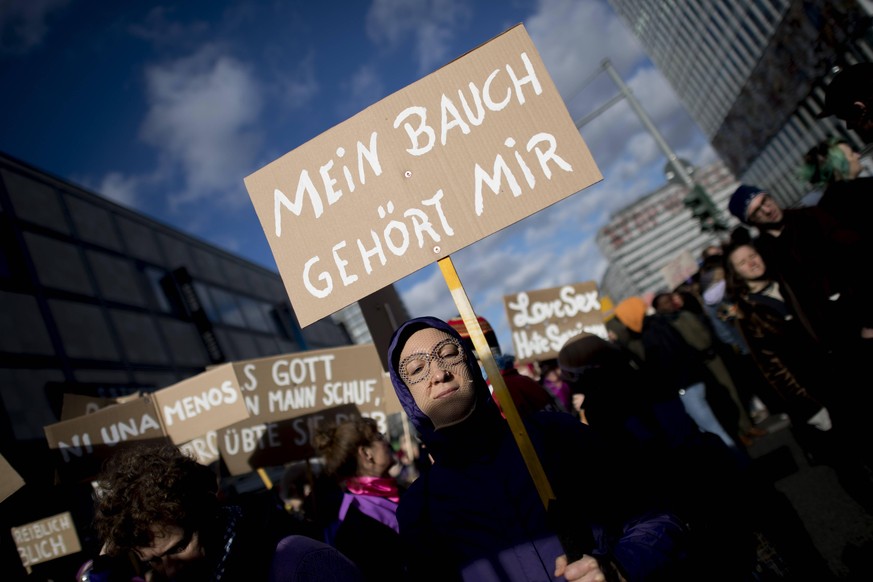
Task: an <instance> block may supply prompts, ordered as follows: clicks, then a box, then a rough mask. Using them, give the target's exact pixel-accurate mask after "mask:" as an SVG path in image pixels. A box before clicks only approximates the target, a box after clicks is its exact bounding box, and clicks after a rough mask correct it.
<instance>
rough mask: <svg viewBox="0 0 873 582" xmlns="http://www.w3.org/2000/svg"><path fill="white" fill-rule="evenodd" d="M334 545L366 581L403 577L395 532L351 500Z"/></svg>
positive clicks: (388, 580)
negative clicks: (355, 566)
mask: <svg viewBox="0 0 873 582" xmlns="http://www.w3.org/2000/svg"><path fill="white" fill-rule="evenodd" d="M347 495H351V494H347ZM354 497H357V496H354ZM333 545H334V546H335V547H336V548H337V549H338V550H339V551H341V552H342V553H343V554H344V555H345V556H347V557H348V558H349V559H351V560H352V561H353V562H354V563H355V564H357V566H358V567H359V568H360V569H361V571H362V572H363V573H364V578H365V579H366V580H371V581H376V580H384V581H385V582H392V581H395V580H402V579H403V567H402V565H403V561H402V560H401V559H400V556H401V547H400V538H399V537H398V535H397V532H396V531H394V529H392V528H391V527H389V526H388V525H386V524H385V523H382V522H381V521H379V520H377V519H375V518H374V517H371V516H370V515H367V514H366V513H364V512H363V511H361V510H360V509H359V508H358V506H357V505H356V504H355V503H354V502H353V503H352V504H351V505H350V507H349V508H348V511H347V512H346V514H345V518H344V519H343V520H342V523H341V524H340V526H339V529H338V530H337V533H336V537H335V538H334V543H333Z"/></svg>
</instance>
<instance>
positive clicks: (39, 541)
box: [12, 511, 82, 568]
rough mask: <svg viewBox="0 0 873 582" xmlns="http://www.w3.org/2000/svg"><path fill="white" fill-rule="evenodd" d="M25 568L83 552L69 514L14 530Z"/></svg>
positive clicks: (54, 516) (62, 514)
mask: <svg viewBox="0 0 873 582" xmlns="http://www.w3.org/2000/svg"><path fill="white" fill-rule="evenodd" d="M12 539H13V540H15V546H16V547H17V548H18V555H19V556H20V557H21V563H22V564H24V567H25V568H29V567H30V566H33V565H34V564H39V563H42V562H48V561H49V560H54V559H56V558H60V557H62V556H69V555H70V554H75V553H76V552H81V551H82V546H81V544H80V543H79V536H78V534H76V526H75V524H73V516H72V515H71V514H70V512H69V511H67V512H64V513H59V514H57V515H53V516H51V517H46V518H43V519H40V520H38V521H34V522H32V523H28V524H25V525H22V526H19V527H13V528H12Z"/></svg>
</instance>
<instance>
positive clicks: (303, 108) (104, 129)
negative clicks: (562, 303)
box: [0, 0, 715, 352]
mask: <svg viewBox="0 0 873 582" xmlns="http://www.w3.org/2000/svg"><path fill="white" fill-rule="evenodd" d="M520 22H521V23H524V24H525V27H526V28H527V31H528V33H529V34H530V36H531V38H532V39H533V41H534V44H535V45H536V47H537V50H538V51H539V53H540V55H541V57H542V58H543V61H544V62H545V65H546V67H547V68H548V70H549V72H550V74H551V76H552V78H553V80H554V81H555V84H556V85H557V87H558V89H559V91H560V92H561V95H562V96H563V98H564V100H565V103H566V104H567V107H568V109H569V111H570V114H571V116H572V117H573V119H575V120H579V119H582V118H583V117H585V116H586V115H587V114H588V113H590V112H592V111H594V110H595V109H597V108H598V107H600V106H601V105H602V104H604V103H605V102H606V101H607V100H609V99H610V98H612V97H613V96H614V95H615V94H616V93H617V89H616V87H615V85H614V84H613V83H612V81H611V80H610V79H609V77H608V75H607V74H606V73H604V72H601V73H599V74H597V71H598V70H600V65H601V63H602V61H603V60H604V59H606V58H608V59H609V60H610V61H611V62H612V64H613V66H614V67H615V68H616V70H617V71H618V72H619V74H620V75H621V76H622V78H623V79H624V81H625V82H626V83H627V84H628V85H629V86H630V87H631V89H632V91H633V92H634V95H635V96H636V97H637V99H638V101H639V102H640V103H641V104H642V106H643V108H644V109H645V110H646V112H647V113H648V114H649V116H650V117H651V118H652V120H653V121H654V123H655V125H656V126H657V127H658V128H659V130H660V131H661V133H662V134H663V136H664V137H665V139H666V140H667V142H668V143H669V144H670V145H671V146H672V147H673V149H674V150H675V151H676V152H677V153H678V154H679V155H680V156H681V157H683V158H686V159H688V160H690V161H691V162H692V163H694V164H700V165H702V164H705V163H708V162H710V161H713V160H714V159H715V154H714V152H713V151H712V149H711V148H710V147H709V146H708V144H707V142H706V139H705V137H704V136H703V135H702V134H701V132H700V131H699V129H698V128H697V126H696V125H695V124H694V122H693V121H692V120H691V118H690V117H689V116H688V115H687V113H685V111H684V109H683V107H682V104H681V102H680V101H679V100H678V99H677V98H676V96H675V94H674V93H673V92H672V90H671V89H670V87H669V85H668V84H667V82H666V81H665V80H664V79H663V77H662V76H661V75H660V74H659V73H658V72H657V70H656V69H655V68H654V67H653V65H652V64H651V62H650V61H649V60H648V58H647V57H646V55H645V53H644V52H643V50H642V48H641V47H640V45H639V44H638V42H637V41H636V39H635V38H634V37H633V35H632V34H631V33H630V32H629V31H628V30H627V28H626V26H625V25H624V23H623V21H621V20H620V19H619V18H618V17H617V15H616V14H615V13H614V12H613V11H612V9H611V7H610V6H609V4H608V3H607V2H606V1H605V0H584V1H582V0H475V1H467V0H348V1H342V2H339V1H330V0H322V1H319V2H315V1H285V2H281V1H278V0H251V1H247V2H241V3H235V2H226V1H222V0H211V1H209V2H207V1H203V0H191V1H186V2H167V3H160V2H153V1H152V2H146V1H141V0H131V1H126V2H99V3H98V2H94V1H91V2H89V1H86V0H3V2H2V8H0V86H2V87H3V91H2V92H0V128H2V129H0V150H2V151H4V152H5V153H7V154H9V155H12V156H14V157H16V158H19V159H21V160H22V161H25V162H27V163H30V164H32V165H34V166H37V167H39V168H41V169H42V170H45V171H47V172H49V173H51V174H55V175H57V176H60V177H62V178H64V179H67V180H70V181H72V182H75V183H77V184H80V185H82V186H84V187H86V188H88V189H90V190H92V191H94V192H97V193H99V194H102V195H104V196H106V197H108V198H110V199H112V200H114V201H116V202H118V203H120V204H122V205H125V206H127V207H130V208H133V209H135V210H138V211H140V212H143V213H144V214H146V215H148V216H150V217H152V218H155V219H157V220H159V221H161V222H164V223H166V224H169V225H171V226H174V227H176V228H179V229H181V230H183V231H185V232H187V233H189V234H192V235H194V236H196V237H198V238H201V239H203V240H205V241H207V242H210V243H212V244H215V245H217V246H219V247H221V248H224V249H226V250H228V251H230V252H233V253H236V254H239V255H241V256H243V257H245V258H247V259H249V260H251V261H254V262H255V263H258V264H260V265H263V266H265V267H268V268H270V269H273V270H275V269H276V265H275V261H274V259H273V255H272V253H271V251H270V248H269V245H268V243H267V240H266V237H265V236H264V232H263V230H262V229H261V226H260V223H259V222H258V219H257V216H256V215H255V212H254V209H253V206H252V204H251V201H250V198H249V196H248V193H247V192H246V189H245V186H244V184H243V178H244V177H246V176H248V175H249V174H251V173H253V172H254V171H256V170H258V169H260V168H261V167H263V166H264V165H266V164H268V163H270V162H272V161H273V160H275V159H276V158H278V157H280V156H281V155H283V154H285V153H286V152H288V151H290V150H292V149H294V148H296V147H298V146H300V145H302V144H304V143H306V142H307V141H309V140H310V139H312V138H314V137H316V136H318V135H319V134H321V133H322V132H324V131H326V130H327V129H329V128H331V127H333V126H335V125H337V124H339V123H341V122H342V121H344V120H345V119H347V118H349V117H351V116H353V115H354V114H356V113H358V112H359V111H361V110H362V109H364V108H366V107H367V106H368V105H370V104H372V103H374V102H376V101H378V100H380V99H382V98H383V97H386V96H388V95H390V94H392V93H394V92H395V91H398V90H400V89H402V88H403V87H405V86H407V85H409V84H410V83H412V82H414V81H416V80H418V79H420V78H421V77H423V76H425V75H427V74H429V73H431V72H433V71H434V70H436V69H438V68H439V67H441V66H442V65H444V64H446V63H447V62H449V61H451V60H453V59H455V58H457V57H459V56H461V55H463V54H464V53H466V52H468V51H470V50H472V49H474V48H475V47H477V46H478V45H480V44H482V43H483V42H486V41H487V40H489V39H491V38H493V37H494V36H496V35H498V34H500V33H501V32H503V31H504V30H506V29H508V28H510V27H511V26H513V25H515V24H517V23H520ZM588 80H591V82H590V83H586V81H588ZM583 85H585V86H584V88H583ZM581 134H582V137H583V139H584V140H585V142H586V144H587V145H588V147H589V149H590V150H591V153H592V155H593V157H594V159H595V161H596V162H597V164H598V167H599V168H600V171H601V172H602V174H603V176H604V180H603V181H602V182H601V183H599V184H597V185H595V186H592V187H590V188H588V189H586V190H584V191H582V192H579V193H577V194H575V195H573V196H571V197H569V198H567V199H565V200H563V201H562V202H559V203H558V204H555V205H553V206H551V207H550V208H547V209H545V210H543V211H541V212H539V213H537V214H535V215H533V216H530V217H528V218H526V219H524V220H522V221H521V222H519V223H517V224H515V225H513V226H512V227H509V228H507V229H504V230H502V231H500V232H498V233H496V234H494V235H492V236H489V237H487V238H485V239H483V240H481V241H479V242H477V243H475V244H473V245H471V246H469V247H467V248H465V249H463V250H461V251H459V252H458V253H456V254H455V255H453V257H452V261H453V263H454V265H455V268H456V269H457V271H458V273H459V276H460V278H461V282H462V283H463V285H464V288H465V290H466V292H467V295H468V296H469V298H470V301H471V303H472V305H473V308H474V309H475V310H476V311H477V312H478V313H479V314H480V315H482V316H484V317H485V318H487V319H488V320H489V321H490V322H491V324H492V325H493V326H494V327H495V329H496V331H497V334H498V338H499V340H500V343H501V345H502V347H503V348H504V351H508V352H511V351H513V350H512V343H511V338H510V335H509V329H508V323H507V321H506V316H505V313H504V308H503V296H504V295H507V294H511V293H517V292H520V291H528V290H534V289H542V288H548V287H555V286H558V285H562V284H572V283H578V282H584V281H589V280H595V281H597V280H599V279H600V277H601V276H602V274H603V272H604V271H605V269H606V261H605V259H604V257H603V256H602V254H601V253H600V251H599V250H598V249H597V245H596V243H595V238H594V237H595V235H596V233H597V230H598V228H600V227H602V226H603V225H604V224H606V221H607V220H608V218H609V215H610V214H611V213H613V212H615V211H616V210H618V209H620V208H622V207H624V206H626V205H627V204H629V203H631V202H633V201H634V200H635V199H637V198H639V197H640V196H643V195H645V194H646V193H648V192H650V191H651V190H653V189H655V188H657V187H659V186H660V185H662V184H663V181H664V180H663V177H662V168H663V166H664V163H665V159H664V156H663V154H662V153H661V151H660V150H659V149H658V147H657V145H656V144H655V141H654V140H653V139H652V138H651V136H650V135H649V134H648V133H647V132H646V130H645V128H644V127H643V125H642V124H641V123H640V121H639V119H638V118H637V117H636V115H635V114H634V113H633V111H632V110H631V108H630V107H629V106H628V105H627V103H625V102H624V101H622V102H620V103H618V104H617V105H615V106H613V107H611V108H610V109H608V110H607V111H606V112H605V113H603V114H602V115H599V116H597V117H596V118H595V119H594V120H593V121H591V122H590V123H588V124H586V125H585V126H584V127H582V129H581ZM396 286H397V288H398V290H399V291H400V294H401V296H402V297H403V299H404V301H405V303H406V305H407V307H408V309H409V311H410V313H411V314H412V315H413V316H417V315H435V316H437V317H442V318H448V317H451V316H453V315H455V314H456V313H457V308H456V307H455V306H454V303H453V300H452V297H451V295H450V293H449V291H448V288H447V287H446V284H445V282H444V281H443V278H442V275H441V273H440V271H439V269H438V268H437V267H436V265H432V266H430V267H427V268H425V269H422V270H420V271H418V272H417V273H414V274H413V275H410V276H408V277H406V278H404V279H401V280H400V281H398V282H397V283H396Z"/></svg>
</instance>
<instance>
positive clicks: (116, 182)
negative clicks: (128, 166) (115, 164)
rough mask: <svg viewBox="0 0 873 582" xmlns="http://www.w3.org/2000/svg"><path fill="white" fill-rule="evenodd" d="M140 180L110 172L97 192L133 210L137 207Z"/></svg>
mask: <svg viewBox="0 0 873 582" xmlns="http://www.w3.org/2000/svg"><path fill="white" fill-rule="evenodd" d="M139 186H140V180H139V178H137V177H135V176H125V175H124V174H122V173H121V172H110V173H108V174H106V176H104V177H103V180H102V181H101V182H100V185H99V186H98V187H97V192H100V194H101V195H103V196H105V197H106V198H109V199H110V200H113V201H115V202H117V203H119V204H123V205H124V206H129V207H131V208H134V207H136V205H137V201H138V200H137V191H138V190H139Z"/></svg>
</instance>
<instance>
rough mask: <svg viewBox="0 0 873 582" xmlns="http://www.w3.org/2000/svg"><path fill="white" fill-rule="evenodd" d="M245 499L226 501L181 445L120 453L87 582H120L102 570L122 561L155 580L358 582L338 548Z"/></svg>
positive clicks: (108, 474) (101, 505)
mask: <svg viewBox="0 0 873 582" xmlns="http://www.w3.org/2000/svg"><path fill="white" fill-rule="evenodd" d="M249 501H250V502H246V503H242V502H241V503H240V504H228V503H223V502H222V501H221V500H220V491H219V484H218V480H217V478H216V475H215V474H214V473H213V472H212V470H210V469H209V468H208V467H206V466H203V465H200V464H199V463H198V462H197V461H195V460H194V459H193V458H191V457H188V456H187V455H185V454H184V453H183V452H182V451H180V450H179V449H178V448H176V447H175V446H172V445H169V444H161V445H134V446H130V447H127V448H124V449H121V450H119V451H118V452H117V453H116V454H115V456H114V457H112V458H111V459H110V460H109V461H108V463H107V465H106V467H105V469H104V471H103V473H102V474H101V476H100V477H99V478H98V480H97V494H96V500H95V508H94V519H93V527H94V530H95V532H96V533H97V535H98V537H99V539H100V540H101V542H102V543H103V550H102V553H103V556H101V558H99V559H98V560H96V562H97V564H96V565H95V566H94V567H93V568H92V569H91V572H90V573H89V576H90V577H89V578H83V579H87V580H114V579H119V577H118V573H117V572H115V571H110V572H107V571H106V569H107V568H109V569H111V568H113V567H114V566H117V564H118V563H123V562H125V561H126V560H124V558H125V557H133V558H135V559H136V560H138V561H139V562H140V564H139V568H138V570H139V572H138V573H139V574H143V575H145V578H146V580H150V581H159V580H195V581H200V580H204V581H206V580H211V581H218V580H248V581H251V582H253V581H261V580H262V581H267V580H270V581H274V580H275V581H278V580H291V579H293V580H315V579H320V580H324V579H328V580H359V579H360V573H359V572H358V571H357V568H356V567H355V566H354V564H352V563H351V562H350V561H349V560H348V559H347V558H345V557H344V556H342V555H341V554H339V552H337V551H336V550H335V549H334V548H331V547H330V546H328V545H326V544H323V543H321V542H319V541H317V540H314V539H311V538H307V537H305V536H300V535H292V534H293V533H294V531H293V530H292V529H291V526H290V522H289V521H288V515H287V514H286V513H285V512H284V511H283V510H282V509H281V508H279V507H276V506H275V505H273V504H271V503H255V502H254V501H252V500H249ZM113 557H119V558H121V560H118V561H115V562H114V563H113V562H112V558H113ZM316 562H317V568H318V571H315V566H316V564H315V563H316ZM101 575H102V577H101ZM107 576H108V577H107ZM325 576H327V578H325Z"/></svg>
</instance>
